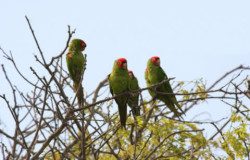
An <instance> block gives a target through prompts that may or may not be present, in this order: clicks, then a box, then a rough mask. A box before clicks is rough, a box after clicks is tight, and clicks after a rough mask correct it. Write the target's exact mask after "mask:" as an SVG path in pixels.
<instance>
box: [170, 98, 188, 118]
mask: <svg viewBox="0 0 250 160" xmlns="http://www.w3.org/2000/svg"><path fill="white" fill-rule="evenodd" d="M171 99H172V101H173V102H174V104H175V105H176V106H177V107H178V108H179V110H180V111H181V113H182V114H184V115H185V112H184V111H183V110H182V109H181V106H180V105H179V103H178V102H177V100H176V98H175V97H172V98H171Z"/></svg>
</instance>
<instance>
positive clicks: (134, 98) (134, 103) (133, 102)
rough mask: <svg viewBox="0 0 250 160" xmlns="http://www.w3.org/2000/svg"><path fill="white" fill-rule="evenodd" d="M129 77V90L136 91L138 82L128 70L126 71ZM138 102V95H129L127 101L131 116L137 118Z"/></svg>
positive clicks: (138, 113)
mask: <svg viewBox="0 0 250 160" xmlns="http://www.w3.org/2000/svg"><path fill="white" fill-rule="evenodd" d="M128 74H129V77H130V89H131V90H138V89H139V85H138V80H137V78H136V77H135V75H134V73H133V72H132V71H131V70H130V71H128ZM138 101H139V94H135V95H131V96H130V97H129V99H128V105H129V107H130V108H131V110H132V113H133V116H134V117H135V116H139V115H140V107H139V106H138Z"/></svg>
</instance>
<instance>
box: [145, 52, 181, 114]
mask: <svg viewBox="0 0 250 160" xmlns="http://www.w3.org/2000/svg"><path fill="white" fill-rule="evenodd" d="M145 79H146V83H147V85H148V86H151V85H154V84H157V83H160V82H162V81H163V80H165V79H168V77H167V75H166V73H165V72H164V70H163V69H162V68H161V66H160V58H159V57H157V56H154V57H152V58H150V59H149V60H148V63H147V71H146V73H145ZM153 89H156V91H159V92H165V93H173V90H172V87H171V85H170V83H169V81H167V82H166V83H164V84H162V85H160V86H157V87H154V88H153ZM149 93H150V95H151V96H152V97H153V98H155V99H159V100H161V101H163V102H164V103H165V104H166V106H167V107H168V108H169V109H170V110H171V111H172V112H174V114H175V116H177V117H179V118H182V117H181V113H180V112H178V111H177V108H176V107H175V106H177V107H178V108H179V110H180V111H181V112H182V114H184V112H183V111H182V109H181V106H180V105H179V104H178V102H177V100H176V98H175V95H160V94H156V93H155V92H153V91H150V90H149Z"/></svg>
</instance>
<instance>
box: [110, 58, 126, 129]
mask: <svg viewBox="0 0 250 160" xmlns="http://www.w3.org/2000/svg"><path fill="white" fill-rule="evenodd" d="M109 86H110V92H111V94H112V95H117V94H121V93H123V92H126V91H129V90H130V87H129V86H130V80H129V74H128V70H127V69H122V68H120V67H119V66H118V65H117V60H116V61H115V62H114V66H113V70H112V73H111V74H110V75H109ZM115 101H116V103H117V105H118V110H119V115H120V121H121V126H122V127H124V128H125V126H126V120H127V101H128V95H123V96H119V97H117V98H115Z"/></svg>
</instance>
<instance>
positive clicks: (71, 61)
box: [66, 39, 85, 107]
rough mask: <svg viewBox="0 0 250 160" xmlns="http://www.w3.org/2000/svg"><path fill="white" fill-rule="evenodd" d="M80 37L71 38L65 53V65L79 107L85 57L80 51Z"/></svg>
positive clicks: (81, 96) (81, 97)
mask: <svg viewBox="0 0 250 160" xmlns="http://www.w3.org/2000/svg"><path fill="white" fill-rule="evenodd" d="M81 42H82V40H80V39H73V40H72V41H71V43H70V45H69V51H68V54H67V55H66V62H67V67H68V70H69V76H70V78H71V79H72V80H73V82H74V85H73V86H74V91H75V92H76V91H77V89H78V92H77V99H78V104H79V107H80V106H81V105H82V103H83V88H82V84H81V77H82V76H83V72H84V65H85V58H84V56H83V54H82V52H81Z"/></svg>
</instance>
